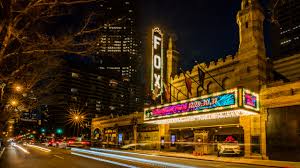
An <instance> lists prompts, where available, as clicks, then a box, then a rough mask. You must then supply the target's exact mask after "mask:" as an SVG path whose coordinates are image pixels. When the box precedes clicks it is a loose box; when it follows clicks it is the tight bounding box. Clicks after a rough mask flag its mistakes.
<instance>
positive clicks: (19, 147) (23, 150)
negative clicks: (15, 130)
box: [13, 144, 29, 154]
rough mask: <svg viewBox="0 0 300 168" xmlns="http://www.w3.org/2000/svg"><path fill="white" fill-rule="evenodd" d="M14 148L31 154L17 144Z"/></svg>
mask: <svg viewBox="0 0 300 168" xmlns="http://www.w3.org/2000/svg"><path fill="white" fill-rule="evenodd" d="M13 146H14V147H17V148H18V149H20V150H22V151H23V152H24V153H27V154H29V152H28V150H26V149H25V148H23V147H21V146H19V145H17V144H15V145H13Z"/></svg>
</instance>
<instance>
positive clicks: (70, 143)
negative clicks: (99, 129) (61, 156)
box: [67, 138, 91, 148]
mask: <svg viewBox="0 0 300 168" xmlns="http://www.w3.org/2000/svg"><path fill="white" fill-rule="evenodd" d="M89 146H91V141H90V140H80V139H75V138H72V139H68V140H67V147H78V148H83V147H89Z"/></svg>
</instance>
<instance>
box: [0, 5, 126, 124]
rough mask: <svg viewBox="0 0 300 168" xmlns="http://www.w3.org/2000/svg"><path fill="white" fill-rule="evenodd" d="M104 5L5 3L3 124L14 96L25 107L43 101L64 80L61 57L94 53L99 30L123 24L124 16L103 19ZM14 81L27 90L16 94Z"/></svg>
mask: <svg viewBox="0 0 300 168" xmlns="http://www.w3.org/2000/svg"><path fill="white" fill-rule="evenodd" d="M99 8H100V7H99V5H97V0H28V1H24V0H5V1H1V2H0V67H1V72H0V87H1V88H0V90H1V105H0V118H1V122H2V124H3V122H4V123H5V122H6V121H7V120H8V118H9V117H11V116H10V115H8V114H9V113H8V112H7V110H8V109H9V108H8V107H9V106H10V104H9V100H10V99H11V97H12V96H14V97H16V98H17V99H18V100H20V102H22V103H19V104H20V106H21V107H22V109H23V110H24V109H27V110H28V109H30V108H33V107H34V106H36V105H38V104H39V100H40V99H39V98H41V97H43V95H44V94H46V93H47V92H48V93H49V90H50V89H51V88H53V87H55V82H54V81H57V79H59V75H58V72H57V71H55V70H56V69H57V67H59V66H60V65H61V63H62V59H61V57H62V56H66V55H77V56H89V55H91V54H93V53H94V51H95V50H96V49H97V48H99V47H100V46H101V43H100V40H99V38H100V36H99V34H100V32H101V30H102V29H103V27H104V25H106V24H110V25H114V24H118V23H119V22H122V18H116V19H114V18H112V19H111V20H109V21H104V22H103V21H102V22H100V21H99V19H100V18H101V15H99V14H98V13H97V11H98V10H101V9H99ZM74 17H76V18H75V19H74ZM98 21H99V22H98ZM15 83H20V84H22V86H23V87H24V90H23V92H22V94H15V93H14V92H13V89H12V88H13V85H14V84H15ZM21 107H19V106H18V107H14V108H13V109H14V110H16V109H20V108H21ZM0 126H1V124H0ZM0 128H1V127H0Z"/></svg>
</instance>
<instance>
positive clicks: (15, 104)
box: [10, 99, 19, 107]
mask: <svg viewBox="0 0 300 168" xmlns="http://www.w3.org/2000/svg"><path fill="white" fill-rule="evenodd" d="M18 104H19V102H18V101H17V100H16V99H12V100H10V105H12V106H14V107H16V106H17V105H18Z"/></svg>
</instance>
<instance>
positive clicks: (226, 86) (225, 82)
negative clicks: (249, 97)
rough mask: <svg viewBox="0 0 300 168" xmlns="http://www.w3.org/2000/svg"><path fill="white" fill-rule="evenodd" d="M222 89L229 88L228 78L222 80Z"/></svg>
mask: <svg viewBox="0 0 300 168" xmlns="http://www.w3.org/2000/svg"><path fill="white" fill-rule="evenodd" d="M222 87H223V88H224V89H228V88H230V83H229V78H228V77H225V78H224V79H223V80H222Z"/></svg>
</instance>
